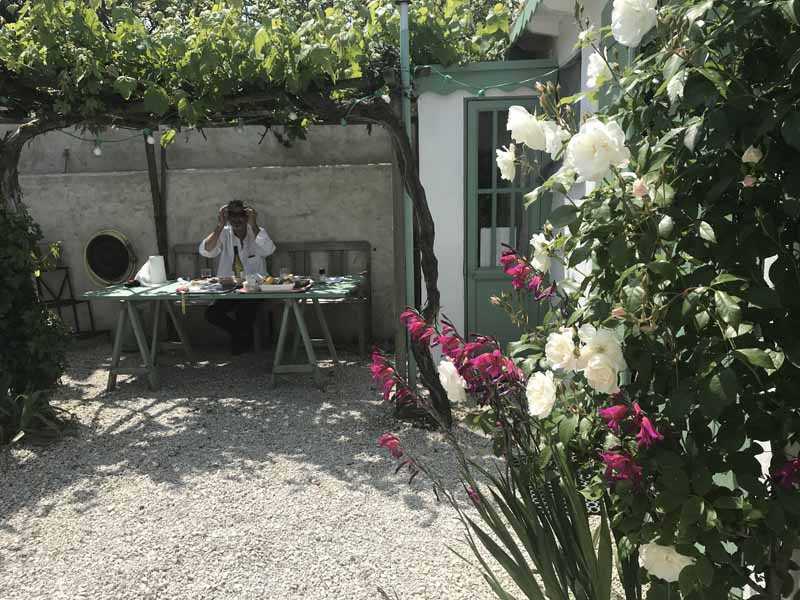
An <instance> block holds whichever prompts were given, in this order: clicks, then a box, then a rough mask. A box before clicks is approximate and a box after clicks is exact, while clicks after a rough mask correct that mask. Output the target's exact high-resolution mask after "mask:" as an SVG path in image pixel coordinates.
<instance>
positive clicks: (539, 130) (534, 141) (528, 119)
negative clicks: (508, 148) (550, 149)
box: [506, 106, 546, 150]
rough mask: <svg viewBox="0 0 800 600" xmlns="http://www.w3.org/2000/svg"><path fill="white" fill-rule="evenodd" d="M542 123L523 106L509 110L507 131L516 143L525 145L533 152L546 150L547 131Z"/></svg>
mask: <svg viewBox="0 0 800 600" xmlns="http://www.w3.org/2000/svg"><path fill="white" fill-rule="evenodd" d="M542 123H543V121H540V120H539V119H537V118H536V117H535V116H533V115H532V114H531V113H529V112H528V111H527V110H525V109H524V108H523V107H522V106H512V107H511V108H509V109H508V121H506V129H508V130H509V131H510V132H511V137H512V138H514V141H515V142H519V143H521V144H525V145H526V146H527V147H528V148H530V149H531V150H544V149H545V145H546V138H545V131H544V128H543V127H542Z"/></svg>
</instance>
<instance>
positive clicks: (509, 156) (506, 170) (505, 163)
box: [497, 144, 517, 181]
mask: <svg viewBox="0 0 800 600" xmlns="http://www.w3.org/2000/svg"><path fill="white" fill-rule="evenodd" d="M516 157H517V148H516V146H514V144H511V145H510V146H509V147H508V148H503V149H502V150H497V168H498V169H500V177H502V178H503V179H505V180H507V181H514V176H515V175H516V174H517V164H516V162H515V160H516Z"/></svg>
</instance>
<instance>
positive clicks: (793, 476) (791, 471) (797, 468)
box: [772, 458, 800, 490]
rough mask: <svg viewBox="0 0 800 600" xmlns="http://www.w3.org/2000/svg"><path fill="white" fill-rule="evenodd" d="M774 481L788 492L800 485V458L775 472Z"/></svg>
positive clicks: (773, 474)
mask: <svg viewBox="0 0 800 600" xmlns="http://www.w3.org/2000/svg"><path fill="white" fill-rule="evenodd" d="M772 481H774V482H775V483H776V484H778V485H779V486H780V487H782V488H784V489H787V490H790V489H792V488H793V487H794V486H795V485H797V484H798V483H800V458H793V459H792V460H790V461H788V462H787V463H786V464H785V465H783V466H782V467H781V468H780V469H778V470H776V471H773V473H772Z"/></svg>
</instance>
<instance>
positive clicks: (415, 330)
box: [400, 308, 435, 343]
mask: <svg viewBox="0 0 800 600" xmlns="http://www.w3.org/2000/svg"><path fill="white" fill-rule="evenodd" d="M400 321H402V323H403V324H404V325H405V326H406V329H408V333H409V334H410V335H411V339H412V340H414V341H415V342H419V343H430V342H431V340H432V339H433V336H434V333H435V332H434V330H433V327H431V326H430V325H428V323H427V322H426V321H425V319H423V318H422V316H421V315H420V314H419V313H418V312H417V311H415V310H411V309H410V308H409V309H406V310H404V311H403V312H402V313H401V314H400Z"/></svg>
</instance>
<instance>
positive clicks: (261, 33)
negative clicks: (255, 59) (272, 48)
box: [253, 27, 269, 56]
mask: <svg viewBox="0 0 800 600" xmlns="http://www.w3.org/2000/svg"><path fill="white" fill-rule="evenodd" d="M268 39H269V34H268V33H267V30H266V29H264V28H263V27H262V28H261V29H259V30H258V31H257V32H256V36H255V39H254V40H253V51H254V52H255V53H256V56H261V50H263V48H264V46H265V45H266V43H267V40H268Z"/></svg>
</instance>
